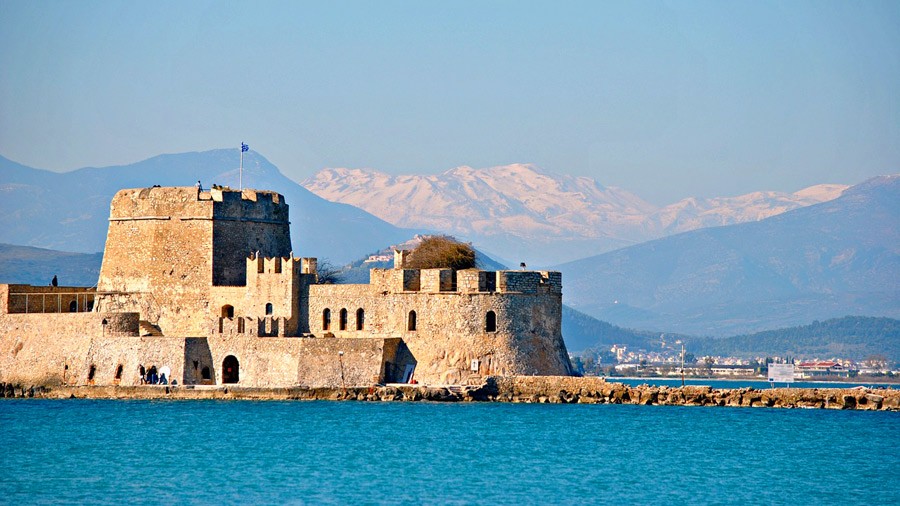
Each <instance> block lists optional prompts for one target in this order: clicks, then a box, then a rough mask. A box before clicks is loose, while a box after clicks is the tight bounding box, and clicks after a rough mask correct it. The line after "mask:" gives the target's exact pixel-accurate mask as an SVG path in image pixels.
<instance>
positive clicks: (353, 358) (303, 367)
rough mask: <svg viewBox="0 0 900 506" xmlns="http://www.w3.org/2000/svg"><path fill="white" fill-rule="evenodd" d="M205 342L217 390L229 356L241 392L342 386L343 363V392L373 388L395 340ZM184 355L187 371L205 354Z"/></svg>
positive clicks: (194, 350) (197, 348)
mask: <svg viewBox="0 0 900 506" xmlns="http://www.w3.org/2000/svg"><path fill="white" fill-rule="evenodd" d="M206 342H207V343H208V357H209V360H210V361H211V362H212V364H213V365H214V371H213V372H214V376H215V379H216V383H217V384H222V381H223V375H222V366H223V362H224V360H225V358H226V357H227V356H229V355H231V356H234V357H235V358H237V360H238V363H239V370H240V382H239V384H240V386H250V387H282V386H292V385H302V386H310V387H324V386H332V387H334V386H340V385H341V362H343V373H344V384H346V385H347V386H355V385H372V384H374V383H376V382H377V381H378V378H379V377H380V375H381V374H382V372H383V371H384V363H385V362H386V361H389V360H392V359H393V357H394V356H395V354H396V352H397V346H398V343H399V340H398V339H394V340H391V339H328V338H319V339H314V338H296V337H295V338H278V337H264V338H257V339H243V338H240V337H236V336H221V337H216V338H210V339H208V340H206ZM188 351H189V353H188V355H189V357H188V359H187V360H186V362H187V363H188V364H190V365H189V367H193V365H192V361H193V360H202V359H203V353H205V352H206V351H205V350H203V349H202V346H199V345H198V346H192V347H190V348H189V350H188ZM341 351H343V352H344V354H343V356H341V355H340V353H339V352H341ZM198 357H199V358H198ZM186 379H189V378H186Z"/></svg>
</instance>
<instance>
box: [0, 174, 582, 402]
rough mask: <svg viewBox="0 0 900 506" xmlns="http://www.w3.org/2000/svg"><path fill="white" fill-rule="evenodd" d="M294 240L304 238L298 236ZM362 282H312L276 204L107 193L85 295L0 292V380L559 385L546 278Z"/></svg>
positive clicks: (555, 318) (465, 273)
mask: <svg viewBox="0 0 900 506" xmlns="http://www.w3.org/2000/svg"><path fill="white" fill-rule="evenodd" d="M303 239H306V240H314V239H308V238H303ZM406 254H407V252H405V251H397V252H395V262H394V268H393V269H372V270H371V271H370V282H369V283H368V284H357V285H337V284H321V283H319V280H318V276H317V270H316V259H315V258H295V257H294V256H293V252H292V247H291V237H290V230H289V215H288V205H287V203H285V202H284V198H283V197H282V196H281V195H280V194H278V193H275V192H270V191H255V190H243V191H236V190H230V189H221V188H219V189H216V188H214V189H211V190H209V191H198V189H197V188H194V187H168V188H163V187H152V188H142V189H127V190H121V191H119V192H118V193H117V194H116V195H115V197H114V198H113V201H112V204H111V210H110V218H109V232H108V235H107V240H106V249H105V252H104V256H103V263H102V267H101V270H100V278H99V280H98V282H97V285H96V287H91V288H84V287H62V286H60V287H56V286H47V287H38V286H29V285H0V382H6V383H20V384H35V385H41V384H43V385H123V386H124V385H137V384H139V383H140V378H139V374H138V371H139V368H140V367H141V366H143V367H144V368H145V369H149V368H151V367H155V368H157V370H160V371H167V372H168V373H169V376H168V379H169V381H170V382H171V381H172V380H175V381H177V383H178V384H179V385H223V384H226V385H227V384H238V385H241V386H247V387H261V388H278V387H291V386H301V387H344V386H364V385H373V384H379V383H408V382H411V381H415V382H418V383H420V384H430V385H460V384H467V383H469V384H471V383H477V382H478V381H480V380H481V378H483V377H486V376H488V375H498V376H506V375H510V376H511V375H526V376H531V375H570V374H572V366H571V364H570V362H569V358H568V354H567V351H566V348H565V344H564V342H563V338H562V333H561V329H560V326H561V312H562V279H561V275H560V273H559V272H536V271H524V270H523V271H496V272H494V271H482V270H477V269H469V270H461V271H453V270H449V269H421V270H420V269H406V268H404V261H405V259H406Z"/></svg>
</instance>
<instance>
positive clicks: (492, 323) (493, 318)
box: [484, 311, 497, 332]
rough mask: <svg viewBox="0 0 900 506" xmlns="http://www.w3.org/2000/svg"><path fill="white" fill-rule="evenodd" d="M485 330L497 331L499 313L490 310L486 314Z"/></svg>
mask: <svg viewBox="0 0 900 506" xmlns="http://www.w3.org/2000/svg"><path fill="white" fill-rule="evenodd" d="M484 331H485V332H497V313H495V312H493V311H488V312H487V314H486V315H484Z"/></svg>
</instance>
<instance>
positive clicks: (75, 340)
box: [0, 313, 183, 384]
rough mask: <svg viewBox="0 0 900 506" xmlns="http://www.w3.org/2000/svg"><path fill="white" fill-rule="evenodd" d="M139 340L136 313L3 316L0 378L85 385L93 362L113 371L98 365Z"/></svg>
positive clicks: (0, 335)
mask: <svg viewBox="0 0 900 506" xmlns="http://www.w3.org/2000/svg"><path fill="white" fill-rule="evenodd" d="M103 322H106V324H104V323H103ZM139 339H141V338H139V337H138V315H137V314H136V313H62V314H13V315H0V380H2V381H7V382H9V381H19V382H29V383H36V384H46V383H51V384H53V383H62V382H67V383H71V382H77V381H85V382H86V381H87V374H88V371H89V369H90V366H91V365H92V364H93V365H95V366H96V367H97V371H98V373H97V374H99V373H100V371H101V370H102V369H101V368H102V367H104V366H105V367H107V368H108V369H109V370H110V371H114V368H115V367H116V365H117V363H111V361H112V359H110V363H106V362H103V363H101V362H98V361H100V360H104V359H105V357H108V356H110V355H109V354H112V355H116V354H117V353H119V352H120V347H121V346H126V345H127V343H129V342H133V341H135V340H139ZM126 354H127V353H126ZM181 360H182V361H183V358H182V359H181ZM135 367H136V366H135ZM110 377H111V376H110ZM78 378H80V380H79V379H78Z"/></svg>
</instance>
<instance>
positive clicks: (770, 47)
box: [0, 0, 900, 203]
mask: <svg viewBox="0 0 900 506" xmlns="http://www.w3.org/2000/svg"><path fill="white" fill-rule="evenodd" d="M898 27H900V2H897V1H895V0H891V1H885V2H877V1H854V2H850V1H838V2H830V1H814V2H801V1H789V2H767V1H746V2H724V1H714V2H693V1H691V2H671V3H669V2H606V1H597V2H593V1H592V2H584V3H582V2H523V1H514V2H465V1H463V2H444V3H438V2H419V1H409V2H383V1H379V2H349V3H345V2H321V3H319V2H317V3H311V2H310V3H306V2H297V1H288V2H280V1H267V2H205V1H190V2H182V1H177V2H160V1H153V2H141V3H139V2H125V1H114V2H98V1H78V2H76V1H64V2H60V1H41V2H36V1H8V0H0V154H2V155H4V156H6V157H8V158H11V159H13V160H15V161H18V162H20V163H24V164H26V165H30V166H34V167H39V168H45V169H51V170H57V171H62V170H71V169H75V168H79V167H83V166H103V165H113V164H123V163H131V162H135V161H138V160H142V159H144V158H148V157H150V156H154V155H157V154H160V153H174V152H182V151H200V150H206V149H213V148H220V147H230V146H234V147H235V148H237V146H239V143H240V142H241V141H244V142H247V143H248V144H250V146H251V147H252V149H254V150H256V151H258V152H260V153H262V154H263V155H264V156H266V157H267V158H269V159H270V160H271V161H272V162H274V163H275V164H276V165H278V166H279V168H281V169H282V171H283V172H285V173H286V174H287V175H289V176H290V177H292V178H294V179H297V180H300V179H303V178H304V177H306V176H309V175H311V174H313V173H314V172H316V171H317V170H319V169H321V168H323V167H372V168H377V169H380V170H384V171H387V172H393V173H413V172H415V173H434V172H439V171H443V170H446V169H449V168H452V167H455V166H458V165H471V166H474V167H487V166H492V165H499V164H507V163H514V162H528V163H535V164H537V165H539V166H541V167H543V168H544V169H546V170H548V171H551V172H556V173H564V174H578V175H588V176H592V177H594V178H596V179H597V180H598V181H600V182H601V183H602V184H606V185H615V186H621V187H624V188H626V189H628V190H630V191H633V192H635V193H637V194H638V195H640V196H642V197H644V198H646V199H648V200H650V201H653V202H656V203H668V202H671V201H674V200H676V199H678V198H681V197H685V196H689V195H696V196H714V195H734V194H739V193H745V192H749V191H754V190H763V189H773V190H791V191H793V190H797V189H800V188H802V187H804V186H807V185H811V184H815V183H820V182H840V183H856V182H859V181H862V180H864V179H866V178H867V177H869V176H872V175H876V174H885V173H895V172H900V98H898V95H900V28H898Z"/></svg>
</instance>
